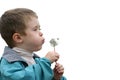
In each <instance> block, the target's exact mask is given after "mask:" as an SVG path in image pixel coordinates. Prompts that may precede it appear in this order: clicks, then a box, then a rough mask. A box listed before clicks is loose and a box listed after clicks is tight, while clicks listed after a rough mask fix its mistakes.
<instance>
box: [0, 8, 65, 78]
mask: <svg viewBox="0 0 120 80" xmlns="http://www.w3.org/2000/svg"><path fill="white" fill-rule="evenodd" d="M0 33H1V36H2V38H3V39H4V40H5V42H6V43H7V45H8V47H5V49H4V54H3V56H2V58H1V60H0V80H66V78H65V77H63V76H62V75H63V73H64V68H63V66H62V65H61V64H59V63H56V65H55V68H54V70H52V69H51V63H53V62H55V61H57V60H58V59H59V54H58V53H57V52H54V51H53V52H48V53H47V54H46V56H45V57H44V58H39V57H38V56H37V55H36V54H34V53H33V52H34V51H38V50H40V49H41V48H42V45H43V43H44V41H45V39H44V38H43V34H42V32H41V31H40V25H39V21H38V16H37V15H36V13H35V12H34V11H32V10H30V9H26V8H16V9H11V10H8V11H6V12H5V13H4V14H3V15H2V16H1V18H0Z"/></svg>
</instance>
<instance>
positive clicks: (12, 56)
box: [2, 46, 39, 62]
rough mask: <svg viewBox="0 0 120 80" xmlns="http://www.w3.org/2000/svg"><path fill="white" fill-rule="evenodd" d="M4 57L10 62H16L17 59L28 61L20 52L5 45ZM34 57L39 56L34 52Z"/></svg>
mask: <svg viewBox="0 0 120 80" xmlns="http://www.w3.org/2000/svg"><path fill="white" fill-rule="evenodd" d="M2 57H3V58H5V59H6V60H7V61H8V62H15V61H23V62H26V61H25V60H24V59H23V58H22V57H21V56H20V55H19V54H17V53H16V52H15V51H14V50H12V49H11V48H9V47H7V46H6V47H5V49H4V53H3V56H2ZM33 58H39V56H37V55H36V54H34V56H33Z"/></svg>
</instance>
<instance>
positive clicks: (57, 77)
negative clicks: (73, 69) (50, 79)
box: [53, 63, 64, 80]
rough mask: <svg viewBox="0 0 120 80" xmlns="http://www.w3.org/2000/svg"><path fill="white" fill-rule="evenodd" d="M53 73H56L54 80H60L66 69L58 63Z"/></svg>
mask: <svg viewBox="0 0 120 80" xmlns="http://www.w3.org/2000/svg"><path fill="white" fill-rule="evenodd" d="M53 71H54V80H60V79H61V77H62V75H63V73H64V67H63V66H62V65H61V64H59V63H56V65H55V68H54V70H53Z"/></svg>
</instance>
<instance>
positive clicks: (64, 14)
mask: <svg viewBox="0 0 120 80" xmlns="http://www.w3.org/2000/svg"><path fill="white" fill-rule="evenodd" d="M18 7H25V8H30V9H32V10H34V11H35V12H36V13H37V14H38V16H39V21H40V25H41V28H42V32H43V34H44V37H45V38H46V42H45V44H44V45H43V48H42V50H41V51H38V52H37V54H38V55H40V56H44V55H45V54H46V53H47V52H48V51H49V50H53V48H52V47H51V46H50V44H49V40H50V39H51V38H57V37H58V38H60V42H59V45H58V46H57V47H56V51H57V52H58V53H59V54H60V55H61V57H60V60H59V62H60V63H61V64H63V65H64V67H65V73H64V75H65V76H66V77H67V78H68V80H120V2H119V0H19V1H18V0H0V15H1V14H3V12H4V11H6V10H8V9H12V8H18ZM5 45H6V44H5V42H4V41H3V40H2V39H1V38H0V56H1V55H2V53H3V48H4V46H5Z"/></svg>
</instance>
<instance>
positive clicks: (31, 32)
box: [22, 17, 44, 52]
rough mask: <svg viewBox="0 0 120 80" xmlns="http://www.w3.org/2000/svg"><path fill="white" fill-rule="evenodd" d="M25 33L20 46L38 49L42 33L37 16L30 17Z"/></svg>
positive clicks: (41, 40) (29, 49) (33, 49)
mask: <svg viewBox="0 0 120 80" xmlns="http://www.w3.org/2000/svg"><path fill="white" fill-rule="evenodd" d="M26 25H27V28H26V30H25V33H26V35H25V36H22V39H23V43H22V47H24V49H26V50H28V51H31V52H33V51H38V50H40V49H41V48H42V44H43V43H44V38H43V34H42V32H41V31H40V25H39V21H38V19H37V18H35V17H32V18H31V19H30V20H29V21H28V22H27V23H26Z"/></svg>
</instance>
